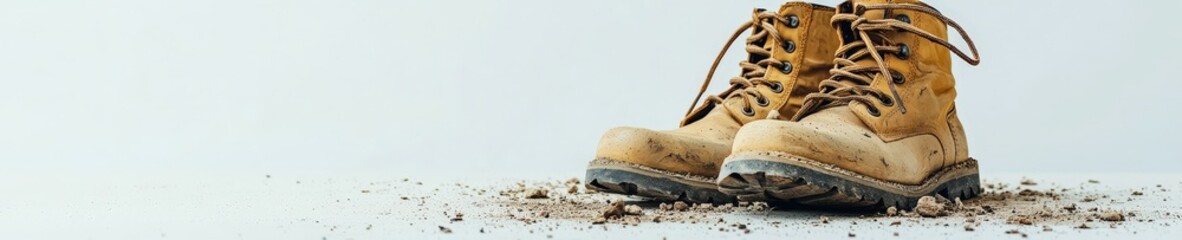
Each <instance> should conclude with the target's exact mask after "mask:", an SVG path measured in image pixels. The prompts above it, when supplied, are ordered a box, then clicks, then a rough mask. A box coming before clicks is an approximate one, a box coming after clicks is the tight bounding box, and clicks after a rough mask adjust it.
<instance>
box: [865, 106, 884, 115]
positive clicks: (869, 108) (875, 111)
mask: <svg viewBox="0 0 1182 240" xmlns="http://www.w3.org/2000/svg"><path fill="white" fill-rule="evenodd" d="M866 111H867V112H870V116H875V117H878V116H882V112H879V111H878V108H875V107H872V106H870V105H867V106H866Z"/></svg>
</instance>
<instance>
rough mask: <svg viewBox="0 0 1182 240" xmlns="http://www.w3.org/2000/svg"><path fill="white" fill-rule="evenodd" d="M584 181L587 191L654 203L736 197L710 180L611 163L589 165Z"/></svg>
mask: <svg viewBox="0 0 1182 240" xmlns="http://www.w3.org/2000/svg"><path fill="white" fill-rule="evenodd" d="M585 179H586V187H587V188H588V189H594V190H597V191H600V192H608V193H617V194H624V195H634V196H639V197H644V198H649V199H652V200H657V201H664V202H671V201H683V202H692V203H729V202H735V197H733V196H728V195H726V194H723V193H722V192H720V191H718V185H717V184H715V183H714V182H713V181H712V180H711V179H714V178H712V177H703V176H693V175H684V174H675V173H670V172H665V171H661V170H657V169H652V168H648V167H644V166H640V165H635V164H630V163H624V162H619V161H613V160H606V159H596V160H595V161H591V164H589V165H588V166H587V177H586V178H585Z"/></svg>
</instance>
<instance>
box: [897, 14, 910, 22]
mask: <svg viewBox="0 0 1182 240" xmlns="http://www.w3.org/2000/svg"><path fill="white" fill-rule="evenodd" d="M895 20H899V21H900V22H905V23H907V24H911V17H908V16H907V15H904V14H899V15H895Z"/></svg>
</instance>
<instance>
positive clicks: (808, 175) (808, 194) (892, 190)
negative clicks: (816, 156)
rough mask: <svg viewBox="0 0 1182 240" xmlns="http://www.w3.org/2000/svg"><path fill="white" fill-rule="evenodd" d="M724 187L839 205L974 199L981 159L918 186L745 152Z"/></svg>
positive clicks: (907, 205)
mask: <svg viewBox="0 0 1182 240" xmlns="http://www.w3.org/2000/svg"><path fill="white" fill-rule="evenodd" d="M719 176H721V177H720V178H719V179H718V186H719V190H721V191H722V192H723V193H726V194H729V195H734V196H737V198H738V199H739V200H740V201H766V202H770V203H778V204H798V205H802V206H811V207H827V208H839V209H851V210H857V209H866V210H874V209H883V208H887V207H891V206H895V207H898V208H901V209H912V208H914V207H915V205H916V201H917V200H919V198H920V197H922V196H927V195H935V194H939V195H941V196H944V197H946V198H948V199H954V198H957V197H959V198H961V199H969V198H972V197H976V196H977V195H978V194H980V193H981V182H980V179H979V176H978V170H977V160H974V159H971V158H970V159H968V160H966V161H963V162H961V163H960V164H956V165H953V166H948V167H945V168H944V169H941V170H940V171H937V172H936V173H935V174H932V176H929V177H928V178H927V179H925V180H924V181H923V183H922V184H919V185H907V184H899V183H893V182H888V181H884V180H879V179H875V178H873V177H869V176H865V175H861V174H857V173H853V172H851V171H848V170H844V169H840V168H836V167H833V166H832V165H827V164H822V163H819V162H816V161H813V160H809V159H803V158H799V157H794V156H784V155H783V154H782V153H744V154H735V155H733V156H731V160H728V161H727V162H726V163H725V164H723V166H722V171H721V173H719Z"/></svg>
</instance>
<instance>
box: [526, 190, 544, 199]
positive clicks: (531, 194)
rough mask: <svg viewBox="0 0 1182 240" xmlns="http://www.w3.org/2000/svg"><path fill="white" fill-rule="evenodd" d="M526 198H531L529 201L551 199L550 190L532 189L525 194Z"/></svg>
mask: <svg viewBox="0 0 1182 240" xmlns="http://www.w3.org/2000/svg"><path fill="white" fill-rule="evenodd" d="M525 198H529V199H539V198H550V190H546V189H545V188H534V189H530V190H528V191H526V192H525Z"/></svg>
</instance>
